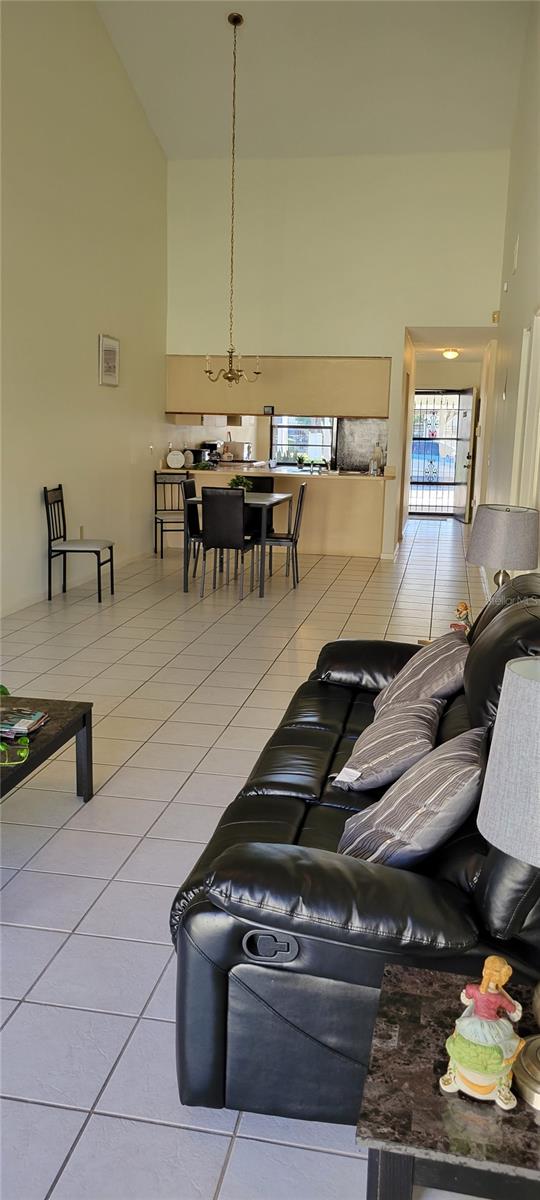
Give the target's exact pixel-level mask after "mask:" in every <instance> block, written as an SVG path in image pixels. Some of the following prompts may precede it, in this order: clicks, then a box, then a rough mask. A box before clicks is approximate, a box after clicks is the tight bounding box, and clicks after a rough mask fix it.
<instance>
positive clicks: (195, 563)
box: [193, 542, 201, 579]
mask: <svg viewBox="0 0 540 1200" xmlns="http://www.w3.org/2000/svg"><path fill="white" fill-rule="evenodd" d="M200 552H201V543H200V542H197V544H196V546H195V554H194V555H193V578H194V579H195V576H196V574H197V567H198V565H199V554H200Z"/></svg>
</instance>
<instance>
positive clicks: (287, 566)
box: [285, 546, 291, 578]
mask: <svg viewBox="0 0 540 1200" xmlns="http://www.w3.org/2000/svg"><path fill="white" fill-rule="evenodd" d="M290 573H291V547H290V546H287V557H286V559H285V575H286V576H287V578H288V577H289V575H290Z"/></svg>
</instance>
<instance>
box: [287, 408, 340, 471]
mask: <svg viewBox="0 0 540 1200" xmlns="http://www.w3.org/2000/svg"><path fill="white" fill-rule="evenodd" d="M335 434H336V420H335V417H272V444H271V457H272V458H274V459H275V460H276V462H278V463H282V464H286V463H296V461H297V459H298V455H299V454H302V455H303V456H304V458H305V459H307V460H308V461H309V462H321V461H322V459H323V458H324V459H326V461H327V463H329V464H331V463H332V460H333V457H334V450H335Z"/></svg>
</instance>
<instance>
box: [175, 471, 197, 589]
mask: <svg viewBox="0 0 540 1200" xmlns="http://www.w3.org/2000/svg"><path fill="white" fill-rule="evenodd" d="M180 487H181V489H182V502H183V505H184V521H185V523H186V526H187V531H188V557H189V555H190V554H191V547H192V546H193V578H194V579H195V576H196V574H197V564H198V562H199V554H200V550H201V544H202V532H201V522H200V518H199V508H198V505H197V504H187V503H186V502H187V501H188V500H194V499H195V497H196V495H197V485H196V483H195V480H194V479H186V480H184V482H183V483H181V484H180Z"/></svg>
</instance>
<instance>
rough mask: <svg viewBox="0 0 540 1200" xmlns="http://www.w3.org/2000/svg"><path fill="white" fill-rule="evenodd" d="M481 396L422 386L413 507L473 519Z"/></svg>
mask: <svg viewBox="0 0 540 1200" xmlns="http://www.w3.org/2000/svg"><path fill="white" fill-rule="evenodd" d="M476 410H477V395H476V390H475V389H474V388H467V389H466V390H463V391H429V392H424V391H418V392H415V395H414V407H413V428H412V446H411V475H410V485H409V512H410V514H411V515H416V516H422V515H423V516H444V515H447V516H453V517H456V518H457V519H458V520H461V521H464V522H468V521H470V519H471V497H472V490H473V484H474V435H475V428H476V423H477V422H476Z"/></svg>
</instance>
